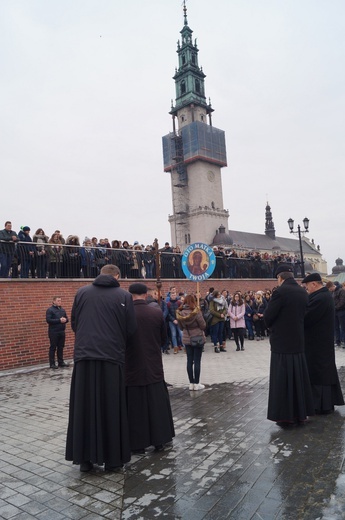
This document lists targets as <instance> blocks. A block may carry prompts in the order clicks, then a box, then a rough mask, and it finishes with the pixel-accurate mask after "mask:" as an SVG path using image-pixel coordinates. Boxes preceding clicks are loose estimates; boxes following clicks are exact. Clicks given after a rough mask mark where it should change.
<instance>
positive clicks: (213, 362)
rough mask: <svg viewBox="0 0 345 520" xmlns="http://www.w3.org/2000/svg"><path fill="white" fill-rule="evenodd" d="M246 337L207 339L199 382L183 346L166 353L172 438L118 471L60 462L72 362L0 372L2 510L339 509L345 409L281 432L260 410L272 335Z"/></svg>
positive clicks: (238, 512)
mask: <svg viewBox="0 0 345 520" xmlns="http://www.w3.org/2000/svg"><path fill="white" fill-rule="evenodd" d="M245 347H246V350H245V351H244V352H235V350H234V344H233V342H229V344H228V352H227V353H221V354H215V353H214V352H213V349H212V347H211V346H210V345H206V349H205V353H204V355H203V360H202V377H201V381H202V382H203V383H204V384H206V385H207V386H206V389H205V390H203V391H199V392H189V390H187V376H186V367H185V364H186V358H185V354H184V353H179V354H177V355H173V354H171V355H169V356H167V355H164V356H163V360H164V367H165V373H166V379H167V381H168V382H169V383H172V384H173V387H172V388H171V389H170V396H171V403H172V407H173V413H174V419H175V427H176V437H175V439H174V443H173V445H172V446H169V447H167V449H166V451H164V452H162V453H154V452H153V451H149V452H148V453H147V454H146V455H144V456H135V457H133V458H132V461H131V462H130V463H129V464H128V465H127V466H126V468H125V469H124V470H123V471H120V472H119V473H106V472H104V470H103V469H102V468H97V469H96V470H95V471H93V472H92V473H89V474H81V473H80V472H79V469H78V468H77V467H74V466H73V465H71V464H70V463H69V462H66V461H65V460H64V446H65V436H66V426H67V411H68V393H69V384H70V377H71V369H70V368H68V369H64V370H57V371H54V372H53V371H50V370H49V369H46V368H45V367H44V368H43V367H37V369H35V370H32V371H22V372H19V373H1V374H0V376H1V377H0V421H1V422H0V433H1V437H0V438H1V445H0V518H3V519H15V520H19V519H42V520H43V519H46V520H55V519H56V520H60V519H87V520H91V519H92V520H93V519H99V518H110V519H122V520H127V519H133V520H134V519H138V520H139V519H144V520H145V519H153V518H166V519H168V520H170V519H171V520H172V519H185V520H199V519H205V520H218V519H219V520H222V519H225V518H231V519H236V520H237V519H238V520H242V519H243V520H249V519H255V520H262V519H264V520H270V519H277V520H278V519H279V520H280V519H283V520H317V519H324V520H340V519H344V518H345V464H344V445H345V428H344V418H345V410H344V408H345V407H340V408H338V409H337V411H336V412H335V413H334V414H333V415H331V416H325V417H315V418H311V419H310V421H309V422H308V424H306V425H305V426H302V427H294V428H291V429H288V430H281V429H280V428H279V427H277V426H276V425H275V424H274V423H271V422H270V421H267V419H266V407H267V392H268V378H267V374H268V366H269V346H268V341H267V340H265V341H260V342H256V341H255V342H246V345H245ZM336 350H337V352H336V356H337V365H338V367H339V375H340V378H341V381H342V386H343V388H344V389H345V350H343V349H336Z"/></svg>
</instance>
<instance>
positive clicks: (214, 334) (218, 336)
mask: <svg viewBox="0 0 345 520" xmlns="http://www.w3.org/2000/svg"><path fill="white" fill-rule="evenodd" d="M223 329H224V321H218V323H216V324H215V325H211V327H210V334H211V339H212V343H213V345H214V346H215V347H216V346H217V343H219V345H221V344H222V343H223Z"/></svg>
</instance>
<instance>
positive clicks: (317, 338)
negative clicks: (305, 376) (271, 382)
mask: <svg viewBox="0 0 345 520" xmlns="http://www.w3.org/2000/svg"><path fill="white" fill-rule="evenodd" d="M302 283H303V284H305V286H306V289H307V292H308V294H309V301H308V307H307V311H306V314H305V316H304V334H305V356H306V360H307V366H308V371H309V377H310V383H311V387H312V391H313V397H314V408H315V413H317V414H328V413H331V412H333V410H334V406H335V405H337V406H341V405H343V404H344V399H343V394H342V391H341V388H340V383H339V378H338V372H337V368H336V365H335V352H334V344H333V342H334V301H333V298H332V295H331V293H330V292H329V290H328V289H327V288H326V287H324V286H323V283H322V279H321V276H320V275H319V273H311V274H309V275H308V276H306V277H305V278H304V280H302Z"/></svg>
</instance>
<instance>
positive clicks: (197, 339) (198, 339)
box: [189, 335, 205, 347]
mask: <svg viewBox="0 0 345 520" xmlns="http://www.w3.org/2000/svg"><path fill="white" fill-rule="evenodd" d="M189 337H190V344H191V347H203V346H204V344H205V341H204V336H201V335H200V336H189Z"/></svg>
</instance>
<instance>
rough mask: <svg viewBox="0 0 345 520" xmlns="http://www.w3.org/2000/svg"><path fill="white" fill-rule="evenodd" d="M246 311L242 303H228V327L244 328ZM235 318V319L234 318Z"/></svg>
mask: <svg viewBox="0 0 345 520" xmlns="http://www.w3.org/2000/svg"><path fill="white" fill-rule="evenodd" d="M245 313H246V306H245V304H244V303H242V305H232V304H230V307H229V310H228V314H229V316H230V328H231V329H240V328H242V329H245V327H246V324H245V321H244V315H245ZM235 318H237V320H235Z"/></svg>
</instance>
